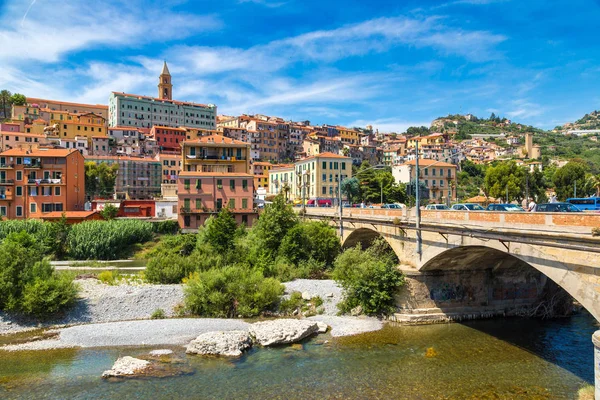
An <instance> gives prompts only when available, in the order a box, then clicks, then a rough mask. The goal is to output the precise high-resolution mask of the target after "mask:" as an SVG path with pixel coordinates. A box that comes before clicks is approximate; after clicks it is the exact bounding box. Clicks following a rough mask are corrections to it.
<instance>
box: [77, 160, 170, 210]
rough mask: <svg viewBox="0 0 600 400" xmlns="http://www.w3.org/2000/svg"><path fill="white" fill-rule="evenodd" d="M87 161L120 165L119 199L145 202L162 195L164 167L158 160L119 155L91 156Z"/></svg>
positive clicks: (117, 182) (118, 174)
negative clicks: (161, 186)
mask: <svg viewBox="0 0 600 400" xmlns="http://www.w3.org/2000/svg"><path fill="white" fill-rule="evenodd" d="M85 161H93V162H95V163H97V164H99V163H102V162H104V163H107V164H108V165H112V164H115V163H116V164H118V165H119V171H118V173H117V179H116V181H115V195H116V196H117V198H120V199H139V200H143V199H151V198H153V197H155V196H159V195H160V193H161V191H160V185H161V182H162V165H161V163H160V162H159V161H158V160H155V159H153V158H141V157H140V158H138V157H129V156H118V155H117V156H112V155H109V156H98V155H91V156H89V157H86V159H85Z"/></svg>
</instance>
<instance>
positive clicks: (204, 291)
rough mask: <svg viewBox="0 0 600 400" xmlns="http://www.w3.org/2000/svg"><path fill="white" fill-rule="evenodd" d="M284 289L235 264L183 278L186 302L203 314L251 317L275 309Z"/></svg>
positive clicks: (257, 273)
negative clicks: (184, 279) (184, 280)
mask: <svg viewBox="0 0 600 400" xmlns="http://www.w3.org/2000/svg"><path fill="white" fill-rule="evenodd" d="M283 290H284V288H283V285H282V284H281V283H280V282H279V281H277V280H276V279H273V278H265V277H264V276H263V274H262V273H261V272H260V271H257V270H251V269H249V268H247V267H245V266H241V265H236V266H230V267H225V268H223V269H210V270H208V271H203V272H196V273H194V274H193V276H192V277H190V278H189V279H187V280H186V287H185V303H186V307H187V309H188V310H190V311H191V312H192V313H194V314H197V315H200V316H203V317H238V316H240V317H253V316H257V315H259V314H260V313H261V312H264V311H269V310H274V309H275V308H276V307H277V304H278V302H279V297H280V296H281V295H282V294H283Z"/></svg>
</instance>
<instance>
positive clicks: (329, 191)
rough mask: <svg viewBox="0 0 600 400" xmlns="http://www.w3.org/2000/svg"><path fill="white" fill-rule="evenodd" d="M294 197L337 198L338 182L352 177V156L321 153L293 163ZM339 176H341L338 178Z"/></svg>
mask: <svg viewBox="0 0 600 400" xmlns="http://www.w3.org/2000/svg"><path fill="white" fill-rule="evenodd" d="M294 169H295V171H294V178H295V184H294V185H292V187H291V197H292V198H294V199H302V198H304V199H307V200H310V199H315V198H318V199H331V200H332V202H331V204H332V205H333V204H335V201H334V200H335V199H337V198H338V193H339V182H340V181H343V180H344V179H346V178H351V177H352V158H350V157H344V156H341V155H338V154H333V153H321V154H317V155H315V156H313V157H308V158H305V159H302V160H298V161H296V162H295V163H294ZM340 177H341V178H340Z"/></svg>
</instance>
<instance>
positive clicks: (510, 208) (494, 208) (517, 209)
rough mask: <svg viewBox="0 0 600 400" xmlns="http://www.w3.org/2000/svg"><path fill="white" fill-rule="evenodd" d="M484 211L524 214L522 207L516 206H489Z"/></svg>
mask: <svg viewBox="0 0 600 400" xmlns="http://www.w3.org/2000/svg"><path fill="white" fill-rule="evenodd" d="M485 210H486V211H506V212H525V210H523V208H522V207H520V206H518V205H516V204H490V205H489V206H487V208H486V209H485Z"/></svg>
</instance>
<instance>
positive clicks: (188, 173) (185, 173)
mask: <svg viewBox="0 0 600 400" xmlns="http://www.w3.org/2000/svg"><path fill="white" fill-rule="evenodd" d="M179 176H180V177H181V176H192V177H193V176H207V177H210V176H241V177H249V178H252V177H253V176H254V175H252V174H246V173H244V172H201V171H181V172H179Z"/></svg>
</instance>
